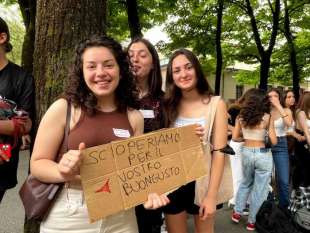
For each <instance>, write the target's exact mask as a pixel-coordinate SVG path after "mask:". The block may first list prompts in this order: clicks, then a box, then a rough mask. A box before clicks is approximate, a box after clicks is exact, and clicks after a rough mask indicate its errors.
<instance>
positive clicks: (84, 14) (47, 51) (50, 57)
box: [33, 0, 106, 119]
mask: <svg viewBox="0 0 310 233" xmlns="http://www.w3.org/2000/svg"><path fill="white" fill-rule="evenodd" d="M105 14H106V1H105V0H91V1H83V0H54V1H47V0H38V1H37V14H36V35H35V50H34V64H33V74H34V78H35V82H36V103H37V105H36V106H37V116H38V119H41V117H42V115H43V114H44V112H45V111H46V110H47V108H48V107H49V105H50V104H51V103H52V102H53V101H54V100H55V98H56V97H57V96H59V94H60V93H62V91H63V87H64V84H65V81H66V78H67V75H68V69H69V68H70V67H69V66H70V64H71V62H72V56H73V52H74V48H75V47H76V45H77V44H78V43H79V42H80V41H81V40H83V39H85V38H88V37H89V36H90V35H93V34H104V33H105V30H106V24H105V18H106V17H105Z"/></svg>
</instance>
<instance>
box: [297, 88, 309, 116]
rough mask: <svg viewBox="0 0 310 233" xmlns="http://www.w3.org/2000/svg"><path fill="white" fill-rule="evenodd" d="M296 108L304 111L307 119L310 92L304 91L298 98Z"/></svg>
mask: <svg viewBox="0 0 310 233" xmlns="http://www.w3.org/2000/svg"><path fill="white" fill-rule="evenodd" d="M298 110H301V111H304V112H305V114H306V117H307V119H309V113H310V92H304V94H303V95H302V96H301V98H300V99H299V104H298Z"/></svg>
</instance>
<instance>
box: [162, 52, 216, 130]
mask: <svg viewBox="0 0 310 233" xmlns="http://www.w3.org/2000/svg"><path fill="white" fill-rule="evenodd" d="M179 55H184V56H185V57H186V58H187V59H188V60H189V61H190V62H191V64H192V65H193V67H194V69H195V72H196V77H197V84H196V89H197V91H198V93H199V94H200V95H205V96H207V97H210V96H212V95H213V91H212V89H211V87H210V85H209V83H208V81H207V79H206V78H205V75H204V73H203V70H202V67H201V65H200V62H199V60H198V58H197V57H196V56H195V54H194V53H193V52H191V51H189V50H187V49H179V50H177V51H175V52H174V53H173V54H172V55H171V57H170V59H169V62H168V66H167V75H166V93H165V100H164V107H165V114H166V123H165V125H166V127H168V126H169V125H170V124H171V123H172V122H174V121H175V119H176V118H177V116H178V107H179V103H180V100H181V98H182V92H181V90H180V88H178V87H177V86H176V85H175V84H174V81H173V72H172V63H173V60H174V59H175V58H176V57H177V56H179Z"/></svg>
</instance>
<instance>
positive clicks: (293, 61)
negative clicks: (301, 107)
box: [284, 0, 300, 103]
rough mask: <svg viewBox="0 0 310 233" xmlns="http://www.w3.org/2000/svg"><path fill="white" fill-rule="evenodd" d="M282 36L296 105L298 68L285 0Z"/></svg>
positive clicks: (297, 97)
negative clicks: (285, 42) (287, 54)
mask: <svg viewBox="0 0 310 233" xmlns="http://www.w3.org/2000/svg"><path fill="white" fill-rule="evenodd" d="M284 35H285V38H286V40H287V44H288V50H289V61H290V65H291V69H292V80H293V91H294V95H295V99H296V103H297V102H298V100H299V89H300V86H299V67H298V64H297V59H296V47H295V43H294V39H293V35H292V32H291V29H290V16H289V9H288V7H287V0H284Z"/></svg>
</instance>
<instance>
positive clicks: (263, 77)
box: [259, 55, 270, 90]
mask: <svg viewBox="0 0 310 233" xmlns="http://www.w3.org/2000/svg"><path fill="white" fill-rule="evenodd" d="M269 68H270V56H268V55H264V56H263V57H262V60H261V64H260V82H259V88H260V89H263V90H267V84H268V75H269Z"/></svg>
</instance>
